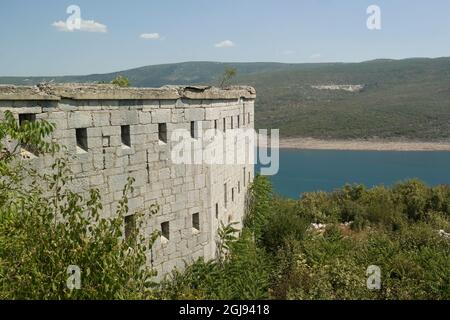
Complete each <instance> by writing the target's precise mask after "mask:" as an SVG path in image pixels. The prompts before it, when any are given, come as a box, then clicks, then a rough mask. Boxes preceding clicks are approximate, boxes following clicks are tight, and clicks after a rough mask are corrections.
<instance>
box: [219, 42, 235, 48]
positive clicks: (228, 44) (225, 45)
mask: <svg viewBox="0 0 450 320" xmlns="http://www.w3.org/2000/svg"><path fill="white" fill-rule="evenodd" d="M214 47H216V48H231V47H234V42H233V41H231V40H224V41H222V42H219V43H216V44H215V45H214Z"/></svg>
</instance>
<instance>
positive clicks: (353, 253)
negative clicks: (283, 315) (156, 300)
mask: <svg viewBox="0 0 450 320" xmlns="http://www.w3.org/2000/svg"><path fill="white" fill-rule="evenodd" d="M252 191H253V192H257V194H253V197H254V198H257V199H258V201H259V202H258V204H255V205H253V206H252V207H251V208H252V209H251V211H250V212H249V215H248V216H247V220H246V227H245V228H244V230H243V232H242V235H241V237H240V238H239V240H234V242H232V245H231V246H230V250H229V252H228V253H227V257H228V258H227V259H225V260H219V261H216V262H209V263H205V262H203V261H198V262H197V263H195V264H194V265H192V266H190V267H188V268H187V269H186V271H185V272H184V273H174V274H173V275H172V277H170V278H169V279H168V280H166V282H165V287H164V291H163V296H165V297H169V298H199V299H204V298H209V299H211V298H212V299H249V298H250V299H256V298H275V299H449V298H450V239H448V238H446V237H445V236H443V235H441V234H439V232H438V231H439V230H444V232H447V233H448V232H449V231H450V221H449V217H450V187H449V186H438V187H434V188H428V187H426V186H425V185H424V184H423V183H421V182H420V181H416V180H412V181H407V182H404V183H400V184H398V185H396V186H395V187H394V188H392V189H387V188H384V187H376V188H373V189H366V188H364V187H363V186H346V187H344V188H343V189H341V190H337V191H335V192H333V193H323V192H316V193H308V194H305V195H304V196H303V197H302V199H300V200H287V199H277V198H274V197H273V196H272V192H271V190H270V188H268V181H267V179H265V178H263V177H257V178H256V179H255V182H254V184H253V187H252ZM259 214H260V215H261V216H259ZM349 222H350V223H349ZM311 223H322V224H323V225H326V227H324V228H323V229H319V230H316V229H314V228H312V227H311ZM236 244H239V245H238V246H236ZM242 262H245V263H242ZM370 265H376V266H378V267H380V269H381V289H380V290H369V289H368V288H367V285H366V283H367V275H366V271H367V268H368V267H369V266H370ZM256 287H257V288H256ZM247 288H253V290H247Z"/></svg>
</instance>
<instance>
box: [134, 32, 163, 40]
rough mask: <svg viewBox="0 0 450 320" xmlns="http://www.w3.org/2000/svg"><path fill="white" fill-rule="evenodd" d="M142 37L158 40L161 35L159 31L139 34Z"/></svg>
mask: <svg viewBox="0 0 450 320" xmlns="http://www.w3.org/2000/svg"><path fill="white" fill-rule="evenodd" d="M139 37H140V38H142V39H145V40H159V39H161V36H160V35H159V33H143V34H141V35H140V36H139Z"/></svg>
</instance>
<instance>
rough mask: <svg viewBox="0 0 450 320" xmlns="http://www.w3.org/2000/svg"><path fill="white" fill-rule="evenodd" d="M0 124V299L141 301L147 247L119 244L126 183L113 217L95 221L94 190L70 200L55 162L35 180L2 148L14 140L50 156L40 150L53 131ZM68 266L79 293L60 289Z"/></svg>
mask: <svg viewBox="0 0 450 320" xmlns="http://www.w3.org/2000/svg"><path fill="white" fill-rule="evenodd" d="M5 116H6V119H5V121H3V122H2V123H0V141H1V143H2V144H1V145H0V150H1V153H0V154H1V156H0V171H1V172H0V173H1V178H0V299H127V298H128V299H130V298H142V297H149V290H148V289H147V287H148V286H149V285H151V282H150V279H151V277H152V276H153V275H154V273H153V271H152V270H151V269H149V268H146V267H143V266H145V260H146V256H145V252H146V249H147V248H148V247H149V246H150V245H151V242H152V240H153V239H150V241H148V240H147V241H146V240H145V239H144V238H143V237H141V236H140V235H139V234H138V233H134V234H132V235H131V236H130V237H129V238H128V239H127V240H126V241H125V240H124V237H123V218H124V215H126V213H127V211H128V206H127V195H128V193H129V192H132V181H131V180H130V181H129V183H128V184H127V185H126V186H125V187H124V192H123V198H122V200H121V201H120V203H119V206H118V208H117V212H116V215H115V216H114V217H113V218H110V219H107V218H103V217H101V215H100V214H101V210H102V206H101V202H100V197H99V192H98V190H91V191H90V192H89V195H88V196H82V195H79V194H76V193H74V192H72V191H71V190H70V188H69V187H68V186H69V185H70V181H71V176H70V172H69V170H68V168H67V163H66V161H65V160H64V159H63V158H56V160H55V162H54V164H53V166H52V168H51V170H50V171H49V173H47V174H45V173H40V172H36V171H35V170H33V169H31V168H29V167H28V166H27V163H26V162H24V161H22V160H21V159H20V157H19V156H18V154H17V153H16V151H17V150H18V148H16V147H14V148H12V149H13V150H10V149H11V148H9V147H8V146H7V145H6V144H4V142H5V141H8V140H10V141H12V140H11V138H14V140H16V141H18V142H19V144H20V145H24V144H25V143H27V144H29V143H30V141H31V142H34V146H35V151H36V152H40V153H46V152H48V151H50V150H56V148H52V145H51V144H50V143H48V142H46V143H45V142H44V139H45V138H46V137H47V136H48V134H50V133H51V132H52V130H53V126H52V125H50V124H48V123H46V122H45V121H42V122H41V121H39V122H35V123H24V124H23V125H22V126H20V127H19V126H17V123H16V121H15V119H14V118H13V116H12V114H10V113H7V114H6V115H5ZM13 145H14V144H13ZM14 146H16V145H14ZM141 222H143V221H141ZM71 266H77V267H79V269H80V271H81V278H80V280H81V281H80V284H81V289H79V290H78V289H73V287H72V289H70V286H68V285H67V283H68V280H69V282H70V283H72V282H71V281H72V280H71V279H72V278H71V277H70V276H74V275H75V274H73V273H72V272H73V271H75V269H74V268H73V267H71ZM73 281H74V282H73V283H72V284H73V285H76V283H77V282H76V281H75V280H73Z"/></svg>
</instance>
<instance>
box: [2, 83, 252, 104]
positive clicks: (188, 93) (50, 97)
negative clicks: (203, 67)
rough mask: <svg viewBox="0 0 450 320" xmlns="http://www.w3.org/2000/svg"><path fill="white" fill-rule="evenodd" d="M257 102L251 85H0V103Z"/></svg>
mask: <svg viewBox="0 0 450 320" xmlns="http://www.w3.org/2000/svg"><path fill="white" fill-rule="evenodd" d="M239 98H245V99H255V98H256V90H255V89H254V88H253V87H250V86H233V87H227V88H217V87H212V86H191V85H187V86H164V87H161V88H122V87H118V86H115V85H111V84H79V83H67V84H53V83H52V84H40V85H37V86H14V85H0V100H47V101H58V100H61V99H72V100H177V99H198V100H234V99H239Z"/></svg>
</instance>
